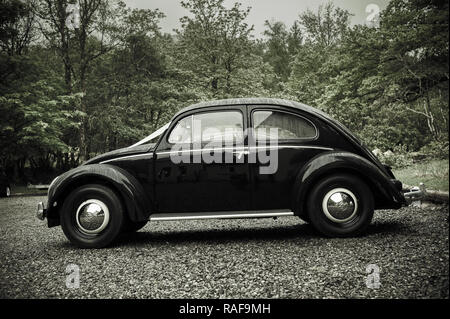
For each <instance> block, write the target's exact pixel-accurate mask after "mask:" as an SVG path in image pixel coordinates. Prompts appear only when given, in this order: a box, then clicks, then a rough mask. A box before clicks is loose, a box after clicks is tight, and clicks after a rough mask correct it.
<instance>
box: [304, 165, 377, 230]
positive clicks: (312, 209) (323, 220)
mask: <svg viewBox="0 0 450 319" xmlns="http://www.w3.org/2000/svg"><path fill="white" fill-rule="evenodd" d="M307 209H308V217H309V220H310V221H311V224H312V225H313V226H314V228H316V229H317V230H318V231H319V232H320V233H322V234H324V235H326V236H330V237H347V236H356V235H359V234H361V233H362V232H363V231H364V230H365V229H366V228H367V226H368V225H369V224H370V222H371V220H372V217H373V211H374V203H373V196H372V192H371V190H370V188H369V187H368V186H367V184H366V183H364V182H363V181H362V180H361V179H360V178H358V177H356V176H354V175H349V174H337V175H332V176H330V177H327V178H324V179H322V180H320V181H319V182H318V183H317V184H316V185H315V186H314V187H313V189H312V190H311V193H310V194H309V197H308V202H307Z"/></svg>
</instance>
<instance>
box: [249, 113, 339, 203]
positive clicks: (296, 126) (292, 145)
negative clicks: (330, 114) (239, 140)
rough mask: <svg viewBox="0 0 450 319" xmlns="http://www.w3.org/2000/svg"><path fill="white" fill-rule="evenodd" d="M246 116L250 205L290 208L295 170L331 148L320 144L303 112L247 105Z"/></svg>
mask: <svg viewBox="0 0 450 319" xmlns="http://www.w3.org/2000/svg"><path fill="white" fill-rule="evenodd" d="M248 116H249V119H250V126H251V127H252V130H250V131H249V153H250V154H249V158H250V160H249V161H250V164H249V166H250V175H251V176H252V184H253V207H252V208H253V209H293V207H291V205H292V201H291V200H292V195H293V193H292V191H293V185H294V181H295V178H296V176H297V175H298V172H299V171H300V170H301V169H302V167H303V166H304V165H305V164H306V163H307V162H308V161H309V160H311V159H312V158H313V157H314V156H316V155H318V154H319V153H321V152H324V151H328V150H331V149H330V148H328V147H321V146H320V143H318V141H319V130H318V129H317V126H316V125H315V124H314V122H313V121H312V119H311V118H308V117H307V115H306V114H300V113H299V112H295V111H291V110H288V109H284V108H281V107H277V106H273V107H272V106H258V105H250V106H249V107H248ZM264 168H265V169H264ZM268 168H270V169H268Z"/></svg>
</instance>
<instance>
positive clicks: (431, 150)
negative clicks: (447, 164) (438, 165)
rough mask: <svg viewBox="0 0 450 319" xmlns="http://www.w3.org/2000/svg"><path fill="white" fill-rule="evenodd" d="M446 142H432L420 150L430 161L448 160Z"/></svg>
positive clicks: (447, 145) (447, 144)
mask: <svg viewBox="0 0 450 319" xmlns="http://www.w3.org/2000/svg"><path fill="white" fill-rule="evenodd" d="M448 148H449V143H448V140H441V141H432V142H430V143H429V144H427V145H425V146H424V147H422V148H421V149H420V152H421V153H423V154H425V155H427V157H428V158H430V159H448Z"/></svg>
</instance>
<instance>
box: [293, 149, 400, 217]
mask: <svg viewBox="0 0 450 319" xmlns="http://www.w3.org/2000/svg"><path fill="white" fill-rule="evenodd" d="M336 173H349V174H353V175H356V176H358V177H360V178H361V179H362V180H363V181H365V182H366V183H367V185H368V186H369V187H370V188H371V190H372V192H373V196H374V199H375V208H377V209H380V208H400V207H401V206H402V204H404V203H405V198H404V197H403V195H402V194H401V192H400V191H399V190H398V189H397V188H396V186H395V184H394V183H393V182H392V181H391V177H390V176H387V175H386V174H385V173H384V172H383V171H382V170H381V169H380V168H379V167H377V166H376V165H374V164H373V163H371V162H370V161H368V160H367V159H365V158H363V157H361V156H359V155H356V154H354V153H350V152H326V153H321V154H319V155H318V156H316V157H314V158H312V159H311V160H310V161H309V162H308V163H307V164H306V165H305V166H304V167H303V168H302V169H301V170H300V172H299V173H298V175H297V177H296V179H295V183H294V188H293V194H292V198H293V202H292V206H293V209H294V212H295V213H296V215H300V216H303V215H304V214H305V203H306V200H307V198H308V193H309V191H310V190H311V188H312V187H313V186H314V184H315V183H317V182H318V181H319V180H320V179H322V178H324V177H326V176H329V175H332V174H336Z"/></svg>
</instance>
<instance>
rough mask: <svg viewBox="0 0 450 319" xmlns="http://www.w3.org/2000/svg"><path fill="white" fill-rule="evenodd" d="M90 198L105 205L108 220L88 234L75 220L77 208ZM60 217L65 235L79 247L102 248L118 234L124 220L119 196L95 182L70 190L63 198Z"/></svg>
mask: <svg viewBox="0 0 450 319" xmlns="http://www.w3.org/2000/svg"><path fill="white" fill-rule="evenodd" d="M92 200H95V201H97V202H100V203H103V204H104V205H105V206H106V208H107V210H108V212H109V222H107V224H106V226H105V227H104V229H102V230H101V231H99V232H98V233H95V234H91V233H89V234H88V233H85V232H84V231H83V229H82V226H81V222H80V221H79V220H78V222H77V210H78V209H79V208H80V207H81V205H82V204H83V203H85V202H86V201H92ZM104 216H106V214H105V215H104ZM60 218H61V227H62V229H63V232H64V234H65V235H66V237H67V238H68V239H69V240H70V242H72V243H73V244H74V245H76V246H78V247H81V248H102V247H105V246H107V245H109V244H110V243H111V242H112V241H113V240H114V239H116V237H117V236H118V235H119V234H120V231H121V229H122V227H123V223H124V220H125V216H124V210H123V206H122V203H121V201H120V199H119V197H118V196H117V195H116V194H115V193H114V192H113V191H112V190H111V189H110V188H108V187H105V186H103V185H97V184H89V185H84V186H81V187H78V188H77V189H75V190H74V191H72V192H71V193H70V194H69V196H68V197H67V198H66V199H65V200H64V204H63V206H62V209H61V212H60ZM100 228H101V227H99V228H98V230H100Z"/></svg>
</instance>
